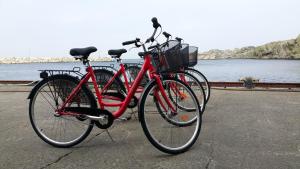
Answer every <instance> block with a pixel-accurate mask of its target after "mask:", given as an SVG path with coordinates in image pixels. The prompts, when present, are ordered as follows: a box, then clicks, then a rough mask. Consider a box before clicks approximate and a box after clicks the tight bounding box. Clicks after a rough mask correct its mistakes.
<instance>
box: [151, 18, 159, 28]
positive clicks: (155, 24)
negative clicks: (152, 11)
mask: <svg viewBox="0 0 300 169" xmlns="http://www.w3.org/2000/svg"><path fill="white" fill-rule="evenodd" d="M151 21H152V23H153V28H155V29H157V28H158V27H160V26H161V25H160V24H159V23H158V21H157V18H156V17H153V18H152V19H151Z"/></svg>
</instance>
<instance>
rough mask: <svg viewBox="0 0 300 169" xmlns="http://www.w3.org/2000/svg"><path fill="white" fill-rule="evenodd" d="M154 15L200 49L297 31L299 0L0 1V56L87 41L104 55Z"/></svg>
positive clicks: (50, 51)
mask: <svg viewBox="0 0 300 169" xmlns="http://www.w3.org/2000/svg"><path fill="white" fill-rule="evenodd" d="M153 16H156V17H157V18H158V21H159V22H160V23H161V25H162V26H163V30H164V31H167V32H170V33H171V34H173V35H174V36H179V37H182V38H184V39H185V41H186V42H188V43H190V44H194V45H196V46H198V47H199V50H200V51H206V50H209V49H216V48H218V49H232V48H236V47H243V46H249V45H261V44H264V43H267V42H270V41H275V40H284V39H290V38H295V37H296V36H297V35H298V34H300V22H299V18H300V1H299V0H181V1H178V0H148V1H142V0H47V1H45V0H0V57H10V56H54V57H59V56H67V55H68V52H69V49H70V48H72V47H86V46H95V47H97V48H98V50H99V51H98V52H97V53H96V54H94V55H96V56H105V55H106V53H107V50H108V49H110V48H121V47H122V46H121V42H123V41H126V40H131V39H134V38H135V37H140V38H141V39H146V38H147V37H149V36H150V35H151V33H152V31H153V28H152V24H151V21H150V20H151V18H152V17H153ZM162 40H163V38H162ZM136 51H137V50H136ZM133 53H134V52H131V53H129V54H127V55H126V56H125V57H126V58H137V56H135V55H134V54H133Z"/></svg>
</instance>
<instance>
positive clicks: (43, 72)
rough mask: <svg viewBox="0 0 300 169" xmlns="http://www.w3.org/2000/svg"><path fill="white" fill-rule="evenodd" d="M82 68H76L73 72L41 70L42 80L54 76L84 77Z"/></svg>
mask: <svg viewBox="0 0 300 169" xmlns="http://www.w3.org/2000/svg"><path fill="white" fill-rule="evenodd" d="M80 70H81V68H80V67H74V68H73V69H72V70H61V69H56V70H53V69H52V70H51V69H46V70H39V71H40V72H41V73H40V77H41V78H42V79H45V78H47V77H48V76H49V75H50V76H52V75H57V74H61V75H63V74H68V75H75V76H77V77H78V76H79V77H82V76H83V75H84V74H82V73H81V72H80Z"/></svg>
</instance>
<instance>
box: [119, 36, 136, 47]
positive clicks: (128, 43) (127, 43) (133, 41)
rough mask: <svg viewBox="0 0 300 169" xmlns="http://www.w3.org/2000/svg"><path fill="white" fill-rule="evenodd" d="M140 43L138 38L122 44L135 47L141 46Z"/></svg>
mask: <svg viewBox="0 0 300 169" xmlns="http://www.w3.org/2000/svg"><path fill="white" fill-rule="evenodd" d="M138 42H140V39H139V38H136V39H135V40H130V41H125V42H123V43H122V45H123V46H125V45H130V44H135V46H137V47H138V46H139V45H138V44H137V43H138Z"/></svg>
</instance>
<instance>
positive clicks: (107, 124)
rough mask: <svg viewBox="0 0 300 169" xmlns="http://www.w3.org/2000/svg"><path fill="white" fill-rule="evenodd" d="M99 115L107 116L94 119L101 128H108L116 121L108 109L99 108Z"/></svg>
mask: <svg viewBox="0 0 300 169" xmlns="http://www.w3.org/2000/svg"><path fill="white" fill-rule="evenodd" d="M98 116H105V117H106V120H105V121H102V120H98V121H94V122H95V125H96V126H97V127H99V128H100V129H107V128H109V127H110V126H111V125H112V124H113V123H114V116H113V115H112V114H111V113H110V112H109V111H108V110H99V114H98Z"/></svg>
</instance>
